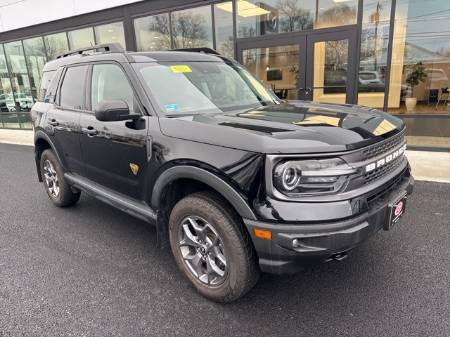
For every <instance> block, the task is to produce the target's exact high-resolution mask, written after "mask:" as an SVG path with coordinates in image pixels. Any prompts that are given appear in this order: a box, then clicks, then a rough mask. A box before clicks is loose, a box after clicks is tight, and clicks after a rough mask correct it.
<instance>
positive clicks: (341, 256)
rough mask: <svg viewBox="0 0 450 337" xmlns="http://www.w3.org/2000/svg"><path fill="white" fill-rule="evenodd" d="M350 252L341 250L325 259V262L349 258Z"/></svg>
mask: <svg viewBox="0 0 450 337" xmlns="http://www.w3.org/2000/svg"><path fill="white" fill-rule="evenodd" d="M347 256H348V254H347V252H341V253H336V254H333V255H331V256H330V257H329V258H328V259H326V260H325V262H331V261H339V262H340V261H342V260H345V259H346V258H347Z"/></svg>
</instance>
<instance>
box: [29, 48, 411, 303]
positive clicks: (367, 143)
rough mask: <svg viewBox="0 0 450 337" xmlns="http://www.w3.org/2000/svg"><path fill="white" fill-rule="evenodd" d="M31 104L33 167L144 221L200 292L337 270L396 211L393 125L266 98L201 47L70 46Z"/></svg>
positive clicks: (228, 296)
mask: <svg viewBox="0 0 450 337" xmlns="http://www.w3.org/2000/svg"><path fill="white" fill-rule="evenodd" d="M39 96H40V100H39V102H37V103H36V104H35V105H34V106H33V109H32V118H33V121H34V130H35V152H36V165H37V173H38V177H39V180H40V181H43V182H44V186H45V189H46V191H47V194H48V196H49V197H50V199H51V200H52V201H53V203H54V204H55V205H57V206H60V207H66V206H72V205H74V204H75V203H76V202H77V201H78V200H79V198H80V193H81V191H83V192H86V193H88V194H90V195H92V196H94V197H97V198H99V199H100V200H102V201H104V202H107V203H108V204H111V205H113V206H114V207H117V208H119V209H121V210H123V211H125V212H127V213H129V214H131V215H133V216H136V217H139V218H141V219H143V220H145V221H147V222H150V223H152V224H154V225H155V226H156V228H157V238H158V244H159V245H160V246H163V247H164V246H166V245H168V243H170V246H171V249H172V252H173V255H174V257H175V260H176V262H177V264H178V266H179V268H180V269H181V270H182V271H183V273H184V274H185V275H186V276H187V278H188V279H189V280H190V281H191V282H192V284H193V285H194V286H195V287H196V288H197V290H198V291H199V292H200V293H201V294H203V295H204V296H206V297H208V298H210V299H213V300H215V301H222V302H228V301H232V300H235V299H237V298H239V297H240V296H242V295H244V294H245V293H246V292H247V291H248V290H249V289H251V288H252V287H253V285H254V284H255V283H256V281H257V280H258V276H259V273H260V271H263V272H269V273H292V272H296V271H298V270H300V268H301V266H302V265H305V264H307V263H317V262H324V261H332V260H341V259H343V258H345V257H346V255H347V252H348V251H349V250H350V249H352V248H354V247H355V246H357V245H359V244H360V243H361V242H362V241H364V240H365V239H367V238H368V237H369V236H371V235H372V234H374V233H376V232H377V231H378V230H380V229H385V230H387V229H390V228H391V226H392V225H393V224H395V223H397V221H398V219H399V218H400V217H401V215H402V214H403V212H404V206H405V201H406V197H407V195H408V194H410V193H411V192H412V186H413V178H412V177H411V175H410V167H409V165H408V161H407V159H406V157H405V156H404V151H405V126H404V123H403V122H402V121H401V120H400V119H397V118H395V117H393V116H391V115H389V114H386V113H384V112H382V111H377V110H373V109H369V108H364V107H360V106H351V105H334V104H316V103H312V102H304V101H291V102H289V103H288V102H284V101H280V100H279V99H278V98H277V97H276V96H275V95H274V94H273V93H272V92H271V91H268V90H267V89H266V88H265V87H264V86H263V85H262V84H261V83H260V82H259V81H258V80H256V79H255V78H254V77H253V76H252V75H251V74H250V73H249V72H248V71H247V70H245V69H244V68H243V67H242V66H241V65H239V64H237V63H236V62H234V61H232V60H229V59H227V58H225V57H222V56H220V55H218V54H217V53H215V52H214V51H213V50H208V49H199V50H195V49H193V50H184V51H181V50H178V51H161V52H125V51H123V50H121V49H120V48H119V47H118V46H117V45H114V44H112V45H101V46H95V47H92V48H91V49H90V50H77V51H74V52H70V53H68V54H65V55H62V56H60V57H58V58H57V59H56V60H54V61H51V62H49V63H47V64H46V65H45V67H44V71H43V80H42V86H41V90H40V93H39Z"/></svg>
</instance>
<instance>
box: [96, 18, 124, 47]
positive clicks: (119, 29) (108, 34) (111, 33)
mask: <svg viewBox="0 0 450 337" xmlns="http://www.w3.org/2000/svg"><path fill="white" fill-rule="evenodd" d="M94 33H95V39H96V43H111V42H117V43H119V44H120V45H121V46H122V48H126V43H125V32H124V30H123V23H122V22H113V23H108V24H106V25H101V26H96V27H94Z"/></svg>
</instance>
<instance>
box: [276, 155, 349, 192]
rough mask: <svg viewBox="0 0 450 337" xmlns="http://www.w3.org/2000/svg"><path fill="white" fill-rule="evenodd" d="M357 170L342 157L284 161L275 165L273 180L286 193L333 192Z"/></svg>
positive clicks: (278, 188) (279, 189)
mask: <svg viewBox="0 0 450 337" xmlns="http://www.w3.org/2000/svg"><path fill="white" fill-rule="evenodd" d="M355 172H356V169H354V168H352V167H350V166H349V165H348V164H347V163H346V162H345V161H343V160H342V159H340V158H333V159H322V160H295V161H284V162H281V163H279V164H278V165H277V166H276V167H275V169H274V171H273V181H274V185H275V188H276V189H277V190H278V191H280V192H281V193H284V194H286V195H291V194H310V193H312V194H318V193H319V194H321V193H333V192H337V191H339V190H340V189H341V188H342V186H343V185H344V184H345V182H346V181H347V177H348V176H349V175H350V174H352V173H355Z"/></svg>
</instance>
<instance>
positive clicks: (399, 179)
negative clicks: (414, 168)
mask: <svg viewBox="0 0 450 337" xmlns="http://www.w3.org/2000/svg"><path fill="white" fill-rule="evenodd" d="M407 171H408V169H407V168H405V169H404V170H403V171H402V172H401V173H400V174H399V175H397V176H396V177H395V178H394V179H392V180H391V181H390V182H389V183H388V185H387V186H386V187H385V188H383V189H382V190H381V191H379V192H377V193H375V194H373V195H371V196H369V197H368V198H367V205H368V206H369V208H371V207H372V206H374V205H375V204H376V203H377V202H378V201H379V200H382V199H383V198H384V197H385V196H386V195H387V194H389V193H391V192H392V191H394V190H396V189H397V187H398V186H399V185H400V184H401V183H402V181H403V178H405V175H406V173H407Z"/></svg>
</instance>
